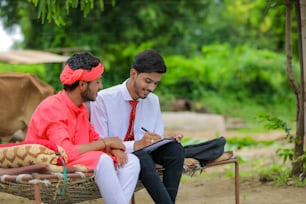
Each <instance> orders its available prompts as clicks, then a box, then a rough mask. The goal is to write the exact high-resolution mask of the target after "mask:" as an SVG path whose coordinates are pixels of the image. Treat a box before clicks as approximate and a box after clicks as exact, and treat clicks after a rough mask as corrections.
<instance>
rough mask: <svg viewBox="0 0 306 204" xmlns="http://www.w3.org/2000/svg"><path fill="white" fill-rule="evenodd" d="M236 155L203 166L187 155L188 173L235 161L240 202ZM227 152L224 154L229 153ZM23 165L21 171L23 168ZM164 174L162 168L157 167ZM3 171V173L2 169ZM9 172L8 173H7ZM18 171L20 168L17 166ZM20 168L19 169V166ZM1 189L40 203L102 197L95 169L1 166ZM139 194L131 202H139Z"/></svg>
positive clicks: (237, 203) (68, 203) (64, 203)
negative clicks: (27, 170)
mask: <svg viewBox="0 0 306 204" xmlns="http://www.w3.org/2000/svg"><path fill="white" fill-rule="evenodd" d="M225 154H230V155H232V156H231V157H230V158H225V159H218V160H216V161H212V162H209V163H208V164H207V165H206V166H204V167H201V166H200V165H199V164H197V163H191V164H190V163H187V159H185V165H184V173H187V174H191V175H192V174H193V173H195V172H197V171H200V172H202V171H203V170H204V169H206V168H211V167H214V166H218V165H223V164H230V163H234V164H235V170H234V171H235V203H236V204H239V163H238V159H237V158H236V157H235V156H233V154H232V152H225ZM225 154H224V155H225ZM22 168H23V167H21V169H20V172H22V171H23V170H22ZM157 170H158V171H159V172H160V174H161V176H162V169H160V168H157ZM1 172H2V173H1ZM3 172H8V174H3ZM15 172H16V169H15ZM17 172H18V169H17ZM141 189H143V186H142V184H141V182H140V181H138V183H137V186H136V189H135V192H137V191H139V190H141ZM0 191H1V192H4V193H9V194H13V195H16V196H21V197H24V198H28V199H30V200H35V203H36V204H41V202H44V203H49V204H50V203H60V204H73V203H79V202H83V201H88V200H93V199H98V198H101V194H100V192H99V189H98V187H97V185H96V183H95V182H94V173H93V172H86V173H82V172H73V173H67V174H66V175H64V174H62V173H50V174H44V173H39V172H32V173H31V172H30V173H26V174H23V173H18V174H15V175H10V174H9V171H5V169H1V171H0ZM135 200H136V199H135V194H134V195H133V197H132V200H131V203H132V204H135V203H136V201H135Z"/></svg>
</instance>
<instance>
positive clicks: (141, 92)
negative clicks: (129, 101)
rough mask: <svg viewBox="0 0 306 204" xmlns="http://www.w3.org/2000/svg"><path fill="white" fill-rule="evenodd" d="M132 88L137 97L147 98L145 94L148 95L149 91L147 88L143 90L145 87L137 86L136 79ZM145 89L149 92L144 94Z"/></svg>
mask: <svg viewBox="0 0 306 204" xmlns="http://www.w3.org/2000/svg"><path fill="white" fill-rule="evenodd" d="M133 88H134V91H135V94H136V95H137V97H138V98H141V99H145V98H147V96H148V95H149V93H151V91H149V90H145V89H142V88H139V87H138V86H137V83H136V81H135V82H134V84H133ZM145 91H147V92H149V93H148V94H146V95H145V94H144V92H145Z"/></svg>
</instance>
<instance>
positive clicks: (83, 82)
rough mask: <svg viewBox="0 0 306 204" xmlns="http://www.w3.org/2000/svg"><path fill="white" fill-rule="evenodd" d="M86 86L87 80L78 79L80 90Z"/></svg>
mask: <svg viewBox="0 0 306 204" xmlns="http://www.w3.org/2000/svg"><path fill="white" fill-rule="evenodd" d="M87 86H88V82H86V81H80V83H79V87H80V89H81V90H82V91H83V90H85V89H86V88H87Z"/></svg>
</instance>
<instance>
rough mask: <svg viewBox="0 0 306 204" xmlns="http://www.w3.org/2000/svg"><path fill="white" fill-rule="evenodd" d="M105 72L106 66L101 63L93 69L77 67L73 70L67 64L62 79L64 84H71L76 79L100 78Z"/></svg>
mask: <svg viewBox="0 0 306 204" xmlns="http://www.w3.org/2000/svg"><path fill="white" fill-rule="evenodd" d="M103 72H104V67H103V65H102V64H101V63H99V64H98V65H97V66H96V67H93V68H92V69H91V70H85V69H77V70H73V69H71V68H70V66H69V65H68V64H66V65H65V67H64V69H63V71H62V73H61V75H60V80H61V82H62V83H63V84H67V85H71V84H73V83H74V82H76V81H81V80H82V81H93V80H95V79H97V78H99V77H100V76H101V75H102V73H103Z"/></svg>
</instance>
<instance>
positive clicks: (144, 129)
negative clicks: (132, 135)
mask: <svg viewBox="0 0 306 204" xmlns="http://www.w3.org/2000/svg"><path fill="white" fill-rule="evenodd" d="M141 129H142V130H143V131H145V132H149V130H147V129H146V128H144V127H141Z"/></svg>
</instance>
